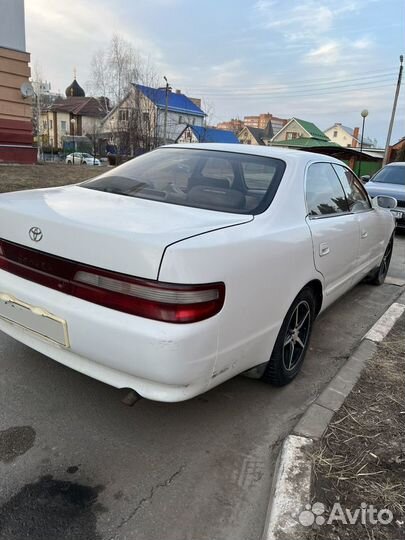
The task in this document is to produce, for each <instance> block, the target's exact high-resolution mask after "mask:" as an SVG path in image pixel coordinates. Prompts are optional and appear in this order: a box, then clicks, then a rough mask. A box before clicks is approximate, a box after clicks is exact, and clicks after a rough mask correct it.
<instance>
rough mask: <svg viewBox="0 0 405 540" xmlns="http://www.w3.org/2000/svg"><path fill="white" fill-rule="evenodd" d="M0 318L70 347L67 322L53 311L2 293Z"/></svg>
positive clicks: (0, 294)
mask: <svg viewBox="0 0 405 540" xmlns="http://www.w3.org/2000/svg"><path fill="white" fill-rule="evenodd" d="M0 318H1V319H4V320H6V321H8V322H10V323H13V324H16V325H18V326H20V327H22V328H25V329H26V330H29V331H30V332H33V333H34V334H37V335H38V336H40V337H42V338H45V339H46V340H49V341H52V342H54V343H58V344H59V345H63V346H64V347H69V338H68V331H67V323H66V321H65V320H63V319H60V318H59V317H55V315H52V313H49V312H48V311H45V310H44V309H42V308H40V307H36V306H31V305H30V304H26V303H25V302H22V301H21V300H18V299H17V298H14V297H13V296H10V295H8V294H4V293H0Z"/></svg>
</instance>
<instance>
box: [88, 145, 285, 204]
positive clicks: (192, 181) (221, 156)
mask: <svg viewBox="0 0 405 540" xmlns="http://www.w3.org/2000/svg"><path fill="white" fill-rule="evenodd" d="M230 146H231V145H230ZM285 167H286V165H285V163H284V161H282V160H280V159H275V158H272V157H263V156H254V155H250V154H242V153H238V152H228V151H226V152H223V151H218V150H202V149H194V148H181V147H179V148H176V147H170V148H159V149H158V150H154V151H153V152H149V153H148V154H145V155H143V156H140V157H138V158H135V159H132V160H131V161H128V162H127V163H124V164H123V165H121V166H120V167H117V168H115V169H112V170H111V171H108V172H107V173H105V174H103V175H101V176H99V177H97V178H95V179H94V180H89V181H87V182H83V183H82V184H81V187H84V188H87V189H95V190H98V191H105V192H108V193H113V194H117V195H125V196H127V197H136V198H143V199H149V200H154V201H160V202H166V203H170V204H179V205H183V206H192V207H195V208H205V209H208V210H217V211H221V212H232V213H240V214H258V213H260V212H263V211H264V210H265V209H266V208H267V207H268V206H269V204H270V203H271V201H272V200H273V197H274V195H275V194H276V191H277V188H278V186H279V184H280V181H281V179H282V176H283V173H284V170H285Z"/></svg>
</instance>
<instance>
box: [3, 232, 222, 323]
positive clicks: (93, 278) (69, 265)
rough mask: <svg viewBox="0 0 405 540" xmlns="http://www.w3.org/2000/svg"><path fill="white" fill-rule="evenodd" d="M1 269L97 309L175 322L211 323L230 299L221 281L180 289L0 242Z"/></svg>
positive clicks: (177, 285) (171, 285) (176, 286)
mask: <svg viewBox="0 0 405 540" xmlns="http://www.w3.org/2000/svg"><path fill="white" fill-rule="evenodd" d="M0 268H1V269H3V270H6V271H7V272H10V273H12V274H15V275H18V276H20V277H23V278H25V279H28V280H30V281H34V282H35V283H38V284H40V285H44V286H46V287H49V288H51V289H56V290H58V291H61V292H63V293H65V294H69V295H71V296H75V297H77V298H81V299H83V300H86V301H88V302H92V303H94V304H98V305H101V306H104V307H108V308H110V309H115V310H117V311H122V312H124V313H129V314H132V315H137V316H139V317H145V318H148V319H154V320H158V321H164V322H170V323H192V322H198V321H202V320H204V319H208V318H209V317H212V316H213V315H216V314H217V313H218V312H219V311H220V310H221V309H222V306H223V304H224V300H225V285H224V283H222V282H219V283H209V284H204V285H179V284H172V283H162V282H159V281H154V280H147V279H141V278H136V277H132V276H128V275H126V274H121V273H117V272H111V271H109V270H104V269H99V268H95V267H92V266H88V265H85V264H81V263H78V262H74V261H70V260H68V259H63V258H62V257H57V256H55V255H50V254H48V253H43V252H41V251H37V250H33V249H30V248H26V247H25V246H20V245H18V244H13V243H11V242H7V241H4V240H0Z"/></svg>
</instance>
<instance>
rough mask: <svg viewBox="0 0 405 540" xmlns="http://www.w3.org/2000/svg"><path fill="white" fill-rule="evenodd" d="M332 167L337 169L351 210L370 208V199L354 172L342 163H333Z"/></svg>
mask: <svg viewBox="0 0 405 540" xmlns="http://www.w3.org/2000/svg"><path fill="white" fill-rule="evenodd" d="M332 167H333V168H334V169H335V171H336V174H337V175H338V177H339V180H340V183H341V184H342V186H343V189H344V190H345V194H346V199H347V203H348V205H349V210H350V212H364V211H365V210H370V208H371V205H370V201H369V199H368V197H367V195H366V192H365V191H364V189H363V187H362V186H361V185H360V183H359V181H358V180H357V178H356V177H355V176H354V174H353V173H352V172H351V171H350V170H349V169H347V168H346V167H343V166H342V165H335V164H333V165H332Z"/></svg>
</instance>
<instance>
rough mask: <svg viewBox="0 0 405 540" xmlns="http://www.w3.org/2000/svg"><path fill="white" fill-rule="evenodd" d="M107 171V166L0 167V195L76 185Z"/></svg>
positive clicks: (52, 164) (46, 164)
mask: <svg viewBox="0 0 405 540" xmlns="http://www.w3.org/2000/svg"><path fill="white" fill-rule="evenodd" d="M106 170H109V168H108V167H107V166H102V167H92V166H87V165H66V164H65V163H44V164H38V165H0V193H4V192H6V191H19V190H22V189H36V188H44V187H54V186H64V185H66V184H76V183H77V182H82V181H83V180H87V179H88V178H93V177H94V176H97V175H99V174H101V173H102V172H104V171H106Z"/></svg>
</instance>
